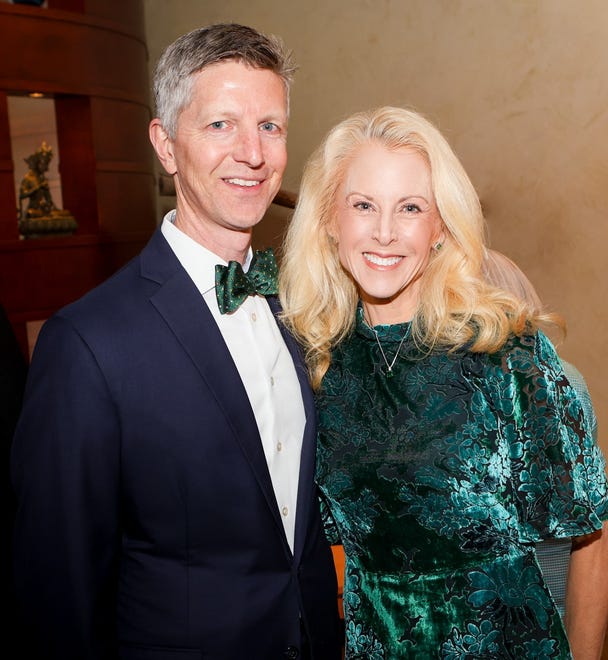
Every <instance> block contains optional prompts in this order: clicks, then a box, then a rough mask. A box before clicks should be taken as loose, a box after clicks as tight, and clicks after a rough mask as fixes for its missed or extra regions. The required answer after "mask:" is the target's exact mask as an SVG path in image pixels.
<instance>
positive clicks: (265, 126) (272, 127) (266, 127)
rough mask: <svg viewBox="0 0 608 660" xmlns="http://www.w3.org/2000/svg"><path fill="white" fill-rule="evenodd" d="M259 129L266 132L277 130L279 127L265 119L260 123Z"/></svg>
mask: <svg viewBox="0 0 608 660" xmlns="http://www.w3.org/2000/svg"><path fill="white" fill-rule="evenodd" d="M261 129H262V130H263V131H266V132H269V133H272V132H273V131H278V130H279V127H278V126H277V125H276V124H273V123H272V122H271V121H265V122H264V123H263V124H262V125H261Z"/></svg>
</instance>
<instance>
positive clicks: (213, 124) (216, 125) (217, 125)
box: [209, 121, 226, 129]
mask: <svg viewBox="0 0 608 660" xmlns="http://www.w3.org/2000/svg"><path fill="white" fill-rule="evenodd" d="M209 126H210V127H211V128H216V129H220V128H225V126H226V122H225V121H212V122H211V123H210V124H209Z"/></svg>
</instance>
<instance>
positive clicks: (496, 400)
mask: <svg viewBox="0 0 608 660" xmlns="http://www.w3.org/2000/svg"><path fill="white" fill-rule="evenodd" d="M376 330H377V331H378V335H379V339H380V341H381V342H382V345H383V347H384V350H385V351H386V353H387V356H388V357H389V359H391V356H392V355H394V351H396V350H397V347H398V346H399V342H400V341H401V338H402V337H403V333H404V332H406V330H407V324H400V325H395V326H377V327H376ZM381 365H382V356H381V354H380V352H379V349H378V345H377V342H376V339H375V337H374V334H373V332H372V330H371V329H370V328H369V327H367V326H366V325H365V323H364V322H363V318H362V314H361V310H359V312H358V317H357V325H356V330H355V331H354V332H353V333H352V335H351V336H350V337H349V338H348V339H347V340H345V341H344V342H342V344H341V345H340V346H339V347H337V349H336V350H335V351H334V353H333V355H332V363H331V366H330V369H329V371H328V372H327V374H326V376H325V379H324V381H323V385H322V388H321V390H320V392H319V393H318V396H317V403H318V409H319V447H318V452H317V480H318V482H319V485H320V487H321V491H322V494H323V499H324V501H323V509H324V518H325V520H326V521H327V523H328V524H327V529H328V530H330V531H331V535H332V537H331V538H332V542H337V541H338V540H340V541H341V542H342V543H343V545H344V550H345V559H346V561H345V584H344V612H345V623H346V659H347V660H355V659H359V658H374V659H378V660H380V659H382V660H398V659H399V658H447V659H456V658H458V659H459V660H460V659H462V660H465V659H466V660H471V659H473V658H496V659H499V658H500V659H505V658H511V659H513V660H521V659H522V658H526V659H527V658H539V659H545V658H546V659H549V658H570V657H571V656H570V650H569V646H568V642H567V640H566V636H565V632H564V629H563V626H562V623H561V619H560V617H559V614H558V613H557V611H556V608H555V604H554V602H553V600H552V598H551V596H550V593H549V590H548V589H547V586H546V584H545V582H544V580H543V577H542V573H541V571H540V569H539V566H538V562H537V560H536V556H535V551H534V544H535V542H537V541H539V540H541V539H543V538H548V537H568V536H575V535H581V534H587V533H590V532H592V531H594V530H595V529H598V528H599V527H601V524H602V521H603V520H604V519H606V518H608V495H607V484H606V478H605V472H604V459H603V456H602V455H601V452H600V450H599V448H598V447H597V445H596V443H595V442H594V440H593V438H592V437H591V434H590V433H589V428H588V425H587V424H586V422H585V419H584V415H583V412H582V409H581V405H580V401H579V400H578V398H577V396H576V393H575V392H574V390H573V389H572V387H571V386H570V384H569V382H568V380H567V379H566V377H565V376H564V374H563V370H562V368H561V363H560V361H559V358H558V357H557V354H556V353H555V349H554V348H553V346H552V344H551V342H550V341H549V340H548V339H547V337H545V336H544V335H543V334H542V333H540V332H539V333H536V334H530V335H524V336H522V337H513V338H511V339H510V341H509V342H508V343H507V344H506V345H505V346H504V347H503V349H502V350H501V351H499V352H497V353H495V354H492V355H487V354H474V353H470V352H467V351H466V350H460V351H455V352H453V353H449V352H442V351H433V352H430V353H429V352H428V351H427V352H425V351H422V350H419V349H418V348H417V347H416V346H415V344H414V342H413V341H412V340H411V339H408V340H406V341H405V342H404V343H403V345H402V347H401V350H400V352H399V355H398V357H397V360H396V362H395V366H394V372H395V375H394V377H393V378H386V376H385V375H384V373H383V372H382V370H381V368H380V367H381Z"/></svg>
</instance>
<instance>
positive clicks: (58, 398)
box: [13, 25, 339, 660]
mask: <svg viewBox="0 0 608 660" xmlns="http://www.w3.org/2000/svg"><path fill="white" fill-rule="evenodd" d="M291 73H292V68H291V67H290V64H289V61H288V58H286V56H285V55H284V53H283V52H282V50H281V48H280V45H279V44H278V42H276V40H274V39H270V38H267V37H265V36H263V35H261V34H259V33H258V32H256V31H255V30H253V29H251V28H248V27H244V26H240V25H215V26H211V27H208V28H203V29H200V30H195V31H194V32H191V33H189V34H187V35H185V36H183V37H180V38H179V39H178V40H177V41H176V42H175V43H174V44H172V45H171V46H169V48H168V49H167V50H166V51H165V53H164V54H163V56H162V57H161V60H160V62H159V64H158V67H157V70H156V74H155V81H154V88H155V95H156V102H157V110H158V117H157V118H155V119H153V120H152V122H151V124H150V138H151V141H152V144H153V145H154V148H155V150H156V153H157V155H158V157H159V159H160V161H161V162H162V164H163V166H164V167H165V169H166V170H167V172H168V173H170V174H172V175H173V177H174V181H175V189H176V195H177V205H176V210H175V211H174V212H171V213H170V214H168V216H167V217H166V218H165V219H164V221H163V223H162V226H161V228H160V229H159V230H158V231H157V232H156V233H155V234H154V235H153V237H152V239H151V240H150V242H149V243H148V245H147V246H146V247H145V248H144V250H143V251H142V253H141V254H140V255H139V256H138V257H137V258H135V259H134V260H133V261H132V262H131V263H129V264H128V265H127V266H126V267H125V268H124V269H122V271H120V272H119V273H118V274H116V275H115V276H114V277H113V278H111V279H110V280H108V281H107V282H106V283H104V284H102V285H101V286H100V287H98V288H97V289H95V290H94V291H92V292H90V293H89V294H88V295H86V296H85V297H84V298H83V299H81V300H80V301H77V302H76V303H74V304H73V305H71V306H69V307H67V308H66V309H64V310H62V311H60V312H59V313H58V314H56V315H55V316H54V317H53V318H51V319H50V320H49V321H48V322H47V323H46V324H45V326H44V328H43V330H42V332H41V334H40V336H39V339H38V342H37V346H36V350H35V355H34V359H33V362H32V366H31V368H30V378H29V382H28V388H27V393H26V401H25V405H24V411H23V414H22V417H21V421H20V425H19V428H18V431H17V434H16V438H15V447H14V452H13V479H14V484H15V487H16V490H17V494H18V498H19V501H20V505H19V513H18V519H17V526H16V539H15V543H16V545H15V549H16V581H17V589H18V592H19V596H20V598H21V601H22V604H23V614H24V616H25V618H26V620H27V621H29V622H30V623H31V624H32V625H31V628H32V635H33V636H36V637H37V638H38V642H39V650H38V655H36V657H37V658H50V657H52V658H61V659H62V660H68V659H70V658H78V659H79V660H83V659H88V658H115V657H120V658H126V659H129V660H131V659H137V660H148V659H150V660H152V659H154V660H173V659H177V658H179V659H180V660H185V659H186V658H193V659H194V658H199V659H202V658H204V659H205V660H219V659H223V660H228V659H230V660H275V659H276V660H279V659H282V658H307V657H308V658H312V659H314V660H325V659H328V660H330V659H334V658H337V657H339V640H338V637H337V634H336V632H337V629H338V626H337V621H338V619H337V599H336V578H335V572H334V569H333V564H332V557H331V551H330V548H329V547H328V545H327V542H326V540H325V538H324V535H323V531H322V528H321V521H320V514H319V509H318V503H317V493H316V491H315V489H314V486H313V471H314V442H315V423H314V411H313V402H312V398H311V394H310V391H309V389H308V386H307V383H306V374H305V370H304V368H303V365H302V362H301V360H300V356H299V355H298V351H297V348H296V346H295V344H294V342H293V341H292V339H291V338H290V337H289V336H288V335H287V334H286V333H285V332H284V330H283V328H281V327H279V326H278V325H277V323H276V321H275V318H274V314H276V313H277V312H278V309H277V303H276V300H275V299H274V298H268V299H266V298H265V297H263V296H262V295H252V296H249V297H246V294H247V293H248V292H249V293H255V291H254V288H253V286H254V285H253V284H252V285H250V284H249V283H248V281H247V280H246V279H245V276H244V275H243V273H242V270H241V269H240V264H243V266H244V270H247V268H248V267H249V265H250V262H251V261H252V259H251V257H252V255H251V251H250V243H251V234H252V229H253V227H254V226H255V225H256V224H257V223H258V222H259V220H260V219H261V218H262V216H263V214H264V213H265V211H266V209H267V207H268V206H269V204H270V203H271V201H272V199H273V197H274V195H275V193H276V192H277V190H278V189H279V185H280V182H281V177H282V174H283V171H284V168H285V165H286V132H287V115H288V88H289V81H290V76H291ZM267 257H268V255H262V256H260V257H259V258H258V257H255V258H254V260H253V261H255V262H261V263H262V265H263V266H264V268H265V270H264V268H262V269H261V271H258V270H257V265H259V264H255V266H256V274H253V273H251V272H250V273H248V275H250V276H251V279H252V280H254V281H255V282H257V283H258V284H262V285H264V286H263V287H262V288H263V289H264V290H265V291H266V292H268V291H272V290H273V286H272V283H271V282H270V283H269V282H268V281H266V279H271V278H270V277H269V278H266V276H269V275H272V274H273V271H274V265H273V263H271V262H268V261H267ZM228 262H234V263H231V264H230V268H229V269H225V268H221V266H227V265H228ZM216 266H218V267H217V268H216ZM251 266H252V267H251V271H254V264H253V263H252V264H251ZM216 270H217V275H216ZM216 277H217V287H216ZM235 281H236V283H237V284H239V283H240V284H241V289H240V291H237V292H236V293H235V292H231V290H230V288H229V286H228V285H229V284H230V283H231V282H235ZM224 285H226V286H224ZM216 288H217V291H216ZM243 291H244V292H245V293H243ZM216 294H217V297H216ZM242 298H246V299H245V300H244V301H243V300H242ZM220 303H221V304H222V310H220V307H219V305H220ZM224 303H227V304H228V306H229V307H230V309H223V305H224ZM238 303H241V305H240V307H238V308H236V309H234V307H236V306H237V305H238ZM222 312H223V313H222Z"/></svg>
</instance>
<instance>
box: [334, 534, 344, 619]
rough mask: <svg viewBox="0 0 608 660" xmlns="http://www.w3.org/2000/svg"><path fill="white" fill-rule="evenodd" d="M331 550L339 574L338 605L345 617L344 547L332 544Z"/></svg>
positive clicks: (342, 615) (341, 614)
mask: <svg viewBox="0 0 608 660" xmlns="http://www.w3.org/2000/svg"><path fill="white" fill-rule="evenodd" d="M331 551H332V554H333V556H334V564H335V566H336V575H337V576H338V607H339V609H340V616H341V617H342V618H344V610H343V607H342V591H343V587H344V548H343V547H342V546H341V545H332V546H331Z"/></svg>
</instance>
